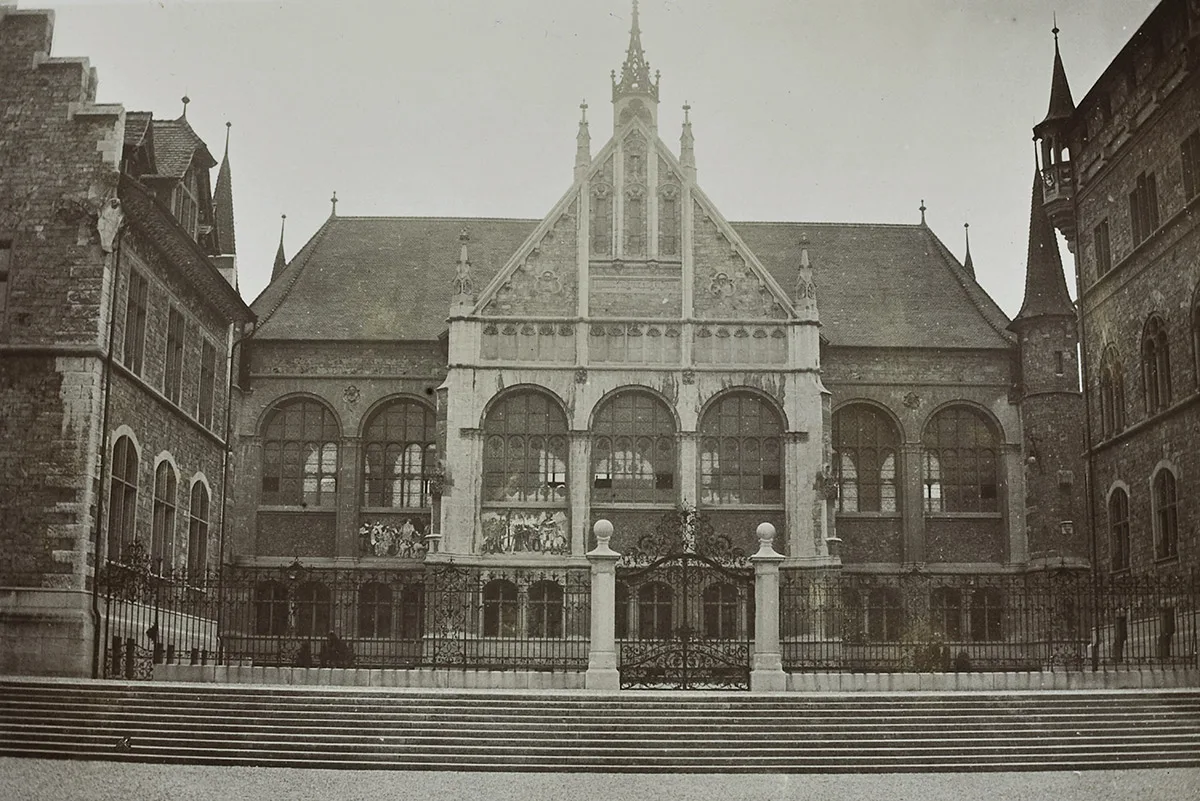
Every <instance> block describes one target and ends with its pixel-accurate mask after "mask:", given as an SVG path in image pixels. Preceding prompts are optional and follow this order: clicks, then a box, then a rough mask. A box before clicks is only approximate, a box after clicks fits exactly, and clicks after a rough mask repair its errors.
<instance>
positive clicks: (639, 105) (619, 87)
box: [612, 0, 659, 128]
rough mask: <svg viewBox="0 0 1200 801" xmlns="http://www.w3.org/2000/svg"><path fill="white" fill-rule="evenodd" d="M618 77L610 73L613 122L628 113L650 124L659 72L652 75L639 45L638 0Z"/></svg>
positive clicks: (618, 123) (623, 119) (654, 120)
mask: <svg viewBox="0 0 1200 801" xmlns="http://www.w3.org/2000/svg"><path fill="white" fill-rule="evenodd" d="M620 73H621V75H620V79H619V80H618V78H617V72H616V71H615V70H614V71H613V73H612V83H613V86H612V102H613V104H614V105H615V106H616V110H615V111H616V113H615V114H614V115H613V126H614V128H615V127H620V126H621V125H623V124H624V123H625V122H627V121H628V120H629V118H630V116H636V117H640V118H642V119H643V120H644V121H645V122H647V123H648V124H649V125H650V126H651V127H654V126H655V125H656V123H657V107H658V83H659V75H658V74H657V73H655V74H654V75H653V76H651V73H650V62H649V61H647V60H646V51H645V50H644V49H643V48H642V28H641V25H640V23H639V21H638V4H637V0H634V3H633V17H632V20H631V25H630V27H629V47H628V48H626V50H625V61H624V62H623V63H622V64H621V70H620Z"/></svg>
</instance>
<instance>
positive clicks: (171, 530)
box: [150, 459, 179, 573]
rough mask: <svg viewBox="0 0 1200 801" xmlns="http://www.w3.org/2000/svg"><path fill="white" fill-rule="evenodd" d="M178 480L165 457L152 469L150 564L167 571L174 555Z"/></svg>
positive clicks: (170, 566) (171, 564)
mask: <svg viewBox="0 0 1200 801" xmlns="http://www.w3.org/2000/svg"><path fill="white" fill-rule="evenodd" d="M178 482H179V480H178V479H177V478H176V477H175V468H174V467H173V466H172V465H171V463H170V462H168V461H167V460H166V459H164V460H163V461H161V462H159V463H158V467H157V468H156V469H155V471H154V517H153V524H152V526H151V531H150V564H151V565H152V566H153V567H154V569H155V570H159V571H162V572H164V573H165V572H167V571H169V570H170V569H171V568H172V567H173V559H174V557H175V504H176V499H175V496H176V491H177V488H178Z"/></svg>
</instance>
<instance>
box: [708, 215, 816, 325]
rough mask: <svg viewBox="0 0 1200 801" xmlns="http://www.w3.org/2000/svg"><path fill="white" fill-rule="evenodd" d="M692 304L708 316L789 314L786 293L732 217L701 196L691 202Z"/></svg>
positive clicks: (774, 316) (755, 317) (780, 316)
mask: <svg viewBox="0 0 1200 801" xmlns="http://www.w3.org/2000/svg"><path fill="white" fill-rule="evenodd" d="M692 221H693V223H692V228H693V238H692V242H693V244H692V253H693V290H692V298H693V306H694V314H695V316H696V317H699V318H703V319H710V320H713V319H751V320H762V319H770V320H777V319H786V318H788V317H790V316H793V312H792V307H791V303H790V301H789V300H788V299H787V296H786V295H785V293H784V292H783V291H782V289H781V288H780V287H779V286H778V285H777V284H776V282H775V281H774V279H772V278H771V276H770V274H769V273H768V272H767V271H766V269H764V268H763V267H762V265H760V264H758V263H757V260H755V259H754V256H753V254H751V253H750V250H749V248H747V247H746V246H745V244H743V243H742V242H740V240H739V239H738V237H737V235H736V234H735V233H734V232H733V229H732V228H731V227H730V225H729V223H727V222H726V221H725V220H723V219H721V217H720V216H719V215H717V214H716V213H715V211H714V210H712V209H710V208H708V207H706V204H705V203H703V202H702V201H701V199H700V198H695V199H694V200H693V202H692Z"/></svg>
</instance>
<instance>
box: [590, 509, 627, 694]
mask: <svg viewBox="0 0 1200 801" xmlns="http://www.w3.org/2000/svg"><path fill="white" fill-rule="evenodd" d="M593 531H594V532H595V534H596V547H595V548H594V549H593V550H591V551H588V553H587V560H588V562H590V563H591V565H592V631H591V641H590V643H589V646H588V669H587V675H586V677H585V678H584V687H585V688H586V689H588V690H619V689H620V688H621V674H620V672H619V671H618V670H617V645H616V632H615V626H616V615H615V611H616V607H615V604H616V597H617V560H618V559H620V558H621V554H619V553H617V552H616V551H614V550H613V549H612V548H610V547H608V543H609V540H611V539H612V533H613V526H612V523H610V522H608V521H607V520H597V521H596V525H595V527H594V528H593Z"/></svg>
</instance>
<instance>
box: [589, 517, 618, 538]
mask: <svg viewBox="0 0 1200 801" xmlns="http://www.w3.org/2000/svg"><path fill="white" fill-rule="evenodd" d="M592 533H593V534H595V535H596V542H597V543H607V542H608V541H609V540H611V539H612V535H613V524H612V523H610V522H609V521H608V520H604V519H601V520H597V521H596V525H594V526H592Z"/></svg>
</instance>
